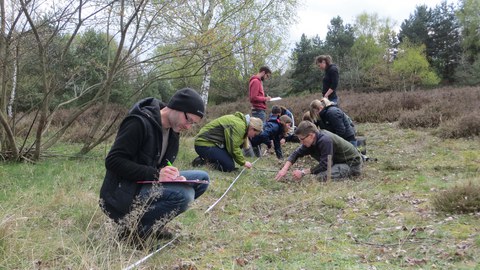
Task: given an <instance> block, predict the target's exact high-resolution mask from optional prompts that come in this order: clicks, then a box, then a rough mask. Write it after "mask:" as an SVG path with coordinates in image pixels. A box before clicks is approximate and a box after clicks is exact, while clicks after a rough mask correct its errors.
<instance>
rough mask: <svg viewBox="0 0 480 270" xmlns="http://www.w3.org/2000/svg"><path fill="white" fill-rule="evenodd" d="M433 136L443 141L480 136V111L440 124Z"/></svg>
mask: <svg viewBox="0 0 480 270" xmlns="http://www.w3.org/2000/svg"><path fill="white" fill-rule="evenodd" d="M433 133H434V135H436V136H438V137H440V138H444V139H456V138H469V137H474V136H479V135H480V111H478V110H477V111H472V112H470V113H469V114H467V115H464V116H462V117H460V119H452V120H450V121H448V122H445V123H442V125H440V127H439V128H438V129H437V130H435V131H434V132H433Z"/></svg>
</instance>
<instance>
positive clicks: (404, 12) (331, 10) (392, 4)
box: [290, 0, 457, 48]
mask: <svg viewBox="0 0 480 270" xmlns="http://www.w3.org/2000/svg"><path fill="white" fill-rule="evenodd" d="M441 2H442V0H394V1H388V0H303V5H302V6H301V7H300V8H299V10H298V24H296V25H294V26H292V27H291V28H290V43H291V45H290V47H291V48H293V47H294V46H295V42H298V41H300V37H301V36H302V33H304V34H306V35H307V37H308V38H312V37H314V36H315V35H318V36H319V37H320V38H321V39H322V40H325V36H326V34H327V31H328V29H327V26H328V25H329V24H330V20H331V19H332V18H334V17H336V16H340V17H341V18H342V20H343V24H344V25H345V24H347V23H350V24H353V23H354V22H355V17H356V16H357V15H359V14H361V13H362V12H367V13H368V14H372V13H377V14H378V16H379V18H386V17H389V18H391V19H392V20H393V21H395V22H396V26H397V27H396V28H395V29H396V30H397V32H398V30H399V29H400V25H401V24H402V22H403V21H404V20H405V19H408V18H409V16H410V14H413V13H414V11H415V8H416V6H418V5H422V4H424V5H426V6H428V7H430V8H434V7H435V6H437V5H439V4H440V3H441ZM447 3H449V4H450V3H457V1H456V0H448V1H447Z"/></svg>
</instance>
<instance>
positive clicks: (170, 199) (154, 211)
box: [138, 170, 210, 237]
mask: <svg viewBox="0 0 480 270" xmlns="http://www.w3.org/2000/svg"><path fill="white" fill-rule="evenodd" d="M180 175H182V176H185V178H186V179H188V180H195V179H198V180H207V181H209V180H210V178H209V176H208V173H207V172H205V171H200V170H190V171H180ZM207 188H208V184H182V183H169V184H160V185H152V184H143V186H142V187H141V189H140V193H139V196H140V199H141V200H142V202H143V203H144V205H143V206H145V207H146V209H144V211H145V212H144V213H143V216H142V217H141V219H140V224H139V225H138V227H139V229H138V230H139V235H140V236H142V237H148V236H149V235H150V234H151V233H153V232H155V231H156V230H159V229H161V228H162V227H163V226H164V225H165V224H166V223H167V222H169V221H170V220H172V219H173V218H174V217H176V216H178V215H180V214H181V213H183V212H185V211H186V210H187V209H188V205H189V204H190V203H191V202H193V200H195V199H197V198H198V197H200V196H201V195H202V194H203V193H204V192H205V191H206V190H207ZM157 222H158V224H157V225H156V226H158V227H154V225H155V223H157Z"/></svg>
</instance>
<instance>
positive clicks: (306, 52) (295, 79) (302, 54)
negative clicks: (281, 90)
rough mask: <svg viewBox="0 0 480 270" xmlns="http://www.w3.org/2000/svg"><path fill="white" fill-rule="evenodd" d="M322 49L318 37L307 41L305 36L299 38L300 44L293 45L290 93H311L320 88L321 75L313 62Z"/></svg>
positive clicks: (321, 43)
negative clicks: (306, 91)
mask: <svg viewBox="0 0 480 270" xmlns="http://www.w3.org/2000/svg"><path fill="white" fill-rule="evenodd" d="M322 47H323V42H322V41H321V39H320V38H319V37H318V36H317V37H315V38H314V39H308V38H307V36H306V35H305V34H303V35H302V37H301V38H300V42H298V43H296V44H295V48H294V50H293V55H292V60H293V62H294V69H293V73H292V74H291V77H290V78H291V79H292V81H291V87H292V92H294V93H298V92H302V91H305V90H308V91H310V92H313V91H314V90H317V89H320V88H321V85H320V82H321V73H320V71H319V70H318V68H317V67H316V66H315V63H314V61H315V56H317V55H318V54H319V52H320V50H321V48H322Z"/></svg>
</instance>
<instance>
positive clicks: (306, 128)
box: [295, 121, 318, 136]
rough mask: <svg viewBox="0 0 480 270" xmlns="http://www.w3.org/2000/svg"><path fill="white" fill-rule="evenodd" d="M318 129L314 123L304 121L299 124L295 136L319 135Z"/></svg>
mask: <svg viewBox="0 0 480 270" xmlns="http://www.w3.org/2000/svg"><path fill="white" fill-rule="evenodd" d="M317 132H318V128H317V126H315V124H314V123H312V122H310V121H302V122H300V124H298V126H297V129H295V135H297V136H298V135H301V136H307V135H309V134H310V133H317Z"/></svg>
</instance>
